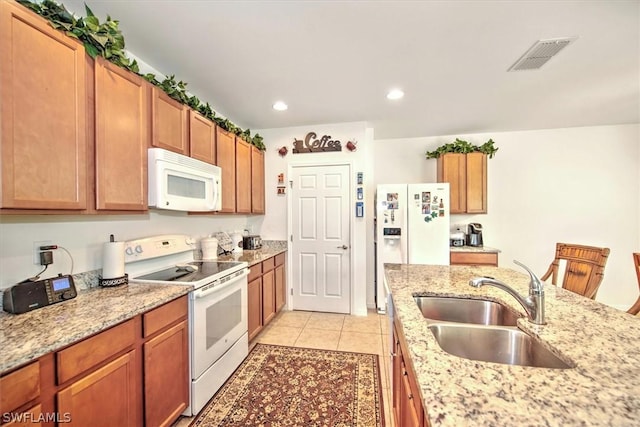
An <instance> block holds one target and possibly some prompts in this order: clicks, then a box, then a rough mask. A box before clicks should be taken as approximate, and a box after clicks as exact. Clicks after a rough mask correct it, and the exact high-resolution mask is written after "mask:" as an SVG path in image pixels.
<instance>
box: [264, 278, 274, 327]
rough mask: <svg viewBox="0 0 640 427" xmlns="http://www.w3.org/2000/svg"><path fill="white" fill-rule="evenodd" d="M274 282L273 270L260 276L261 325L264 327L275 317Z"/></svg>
mask: <svg viewBox="0 0 640 427" xmlns="http://www.w3.org/2000/svg"><path fill="white" fill-rule="evenodd" d="M275 285H276V281H275V274H274V271H273V270H270V271H267V272H266V273H264V275H263V276H262V323H263V324H264V325H266V324H267V323H269V322H271V319H273V318H274V317H276V287H275Z"/></svg>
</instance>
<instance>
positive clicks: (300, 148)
mask: <svg viewBox="0 0 640 427" xmlns="http://www.w3.org/2000/svg"><path fill="white" fill-rule="evenodd" d="M317 136H318V135H316V133H315V132H309V133H308V134H307V136H305V138H304V141H302V140H301V139H294V140H293V154H298V153H322V152H324V151H342V144H341V143H340V141H339V140H337V139H336V140H332V139H331V135H324V136H323V137H322V138H320V139H317Z"/></svg>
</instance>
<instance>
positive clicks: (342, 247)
mask: <svg viewBox="0 0 640 427" xmlns="http://www.w3.org/2000/svg"><path fill="white" fill-rule="evenodd" d="M338 249H349V246H347V245H342V246H338Z"/></svg>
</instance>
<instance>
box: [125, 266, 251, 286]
mask: <svg viewBox="0 0 640 427" xmlns="http://www.w3.org/2000/svg"><path fill="white" fill-rule="evenodd" d="M241 264H242V263H240V262H232V261H228V262H221V261H194V262H190V263H188V264H179V265H176V266H175V267H171V268H166V269H164V270H160V271H155V272H153V273H149V274H145V275H142V276H138V277H135V279H136V280H154V281H162V282H182V283H191V282H200V281H202V280H205V279H207V278H209V277H211V276H215V275H218V274H219V273H221V272H223V271H225V270H228V269H230V268H234V267H236V266H238V265H241Z"/></svg>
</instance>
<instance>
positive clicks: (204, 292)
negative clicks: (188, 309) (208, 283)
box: [193, 268, 249, 298]
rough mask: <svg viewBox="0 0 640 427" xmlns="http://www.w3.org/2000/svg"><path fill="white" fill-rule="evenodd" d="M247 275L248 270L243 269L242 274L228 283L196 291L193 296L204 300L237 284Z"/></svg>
mask: <svg viewBox="0 0 640 427" xmlns="http://www.w3.org/2000/svg"><path fill="white" fill-rule="evenodd" d="M248 275H249V269H248V268H245V269H244V271H243V272H242V274H239V275H237V276H236V277H234V278H233V279H231V280H229V281H228V282H225V283H223V284H222V285H220V286H214V287H212V288H209V289H196V290H195V291H194V292H193V295H194V297H196V298H204V297H206V296H207V295H211V294H212V293H214V292H219V291H221V290H223V289H226V288H228V287H229V286H231V285H233V284H235V283H237V282H238V281H240V280H243V279H244V278H245V277H247V276H248Z"/></svg>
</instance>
